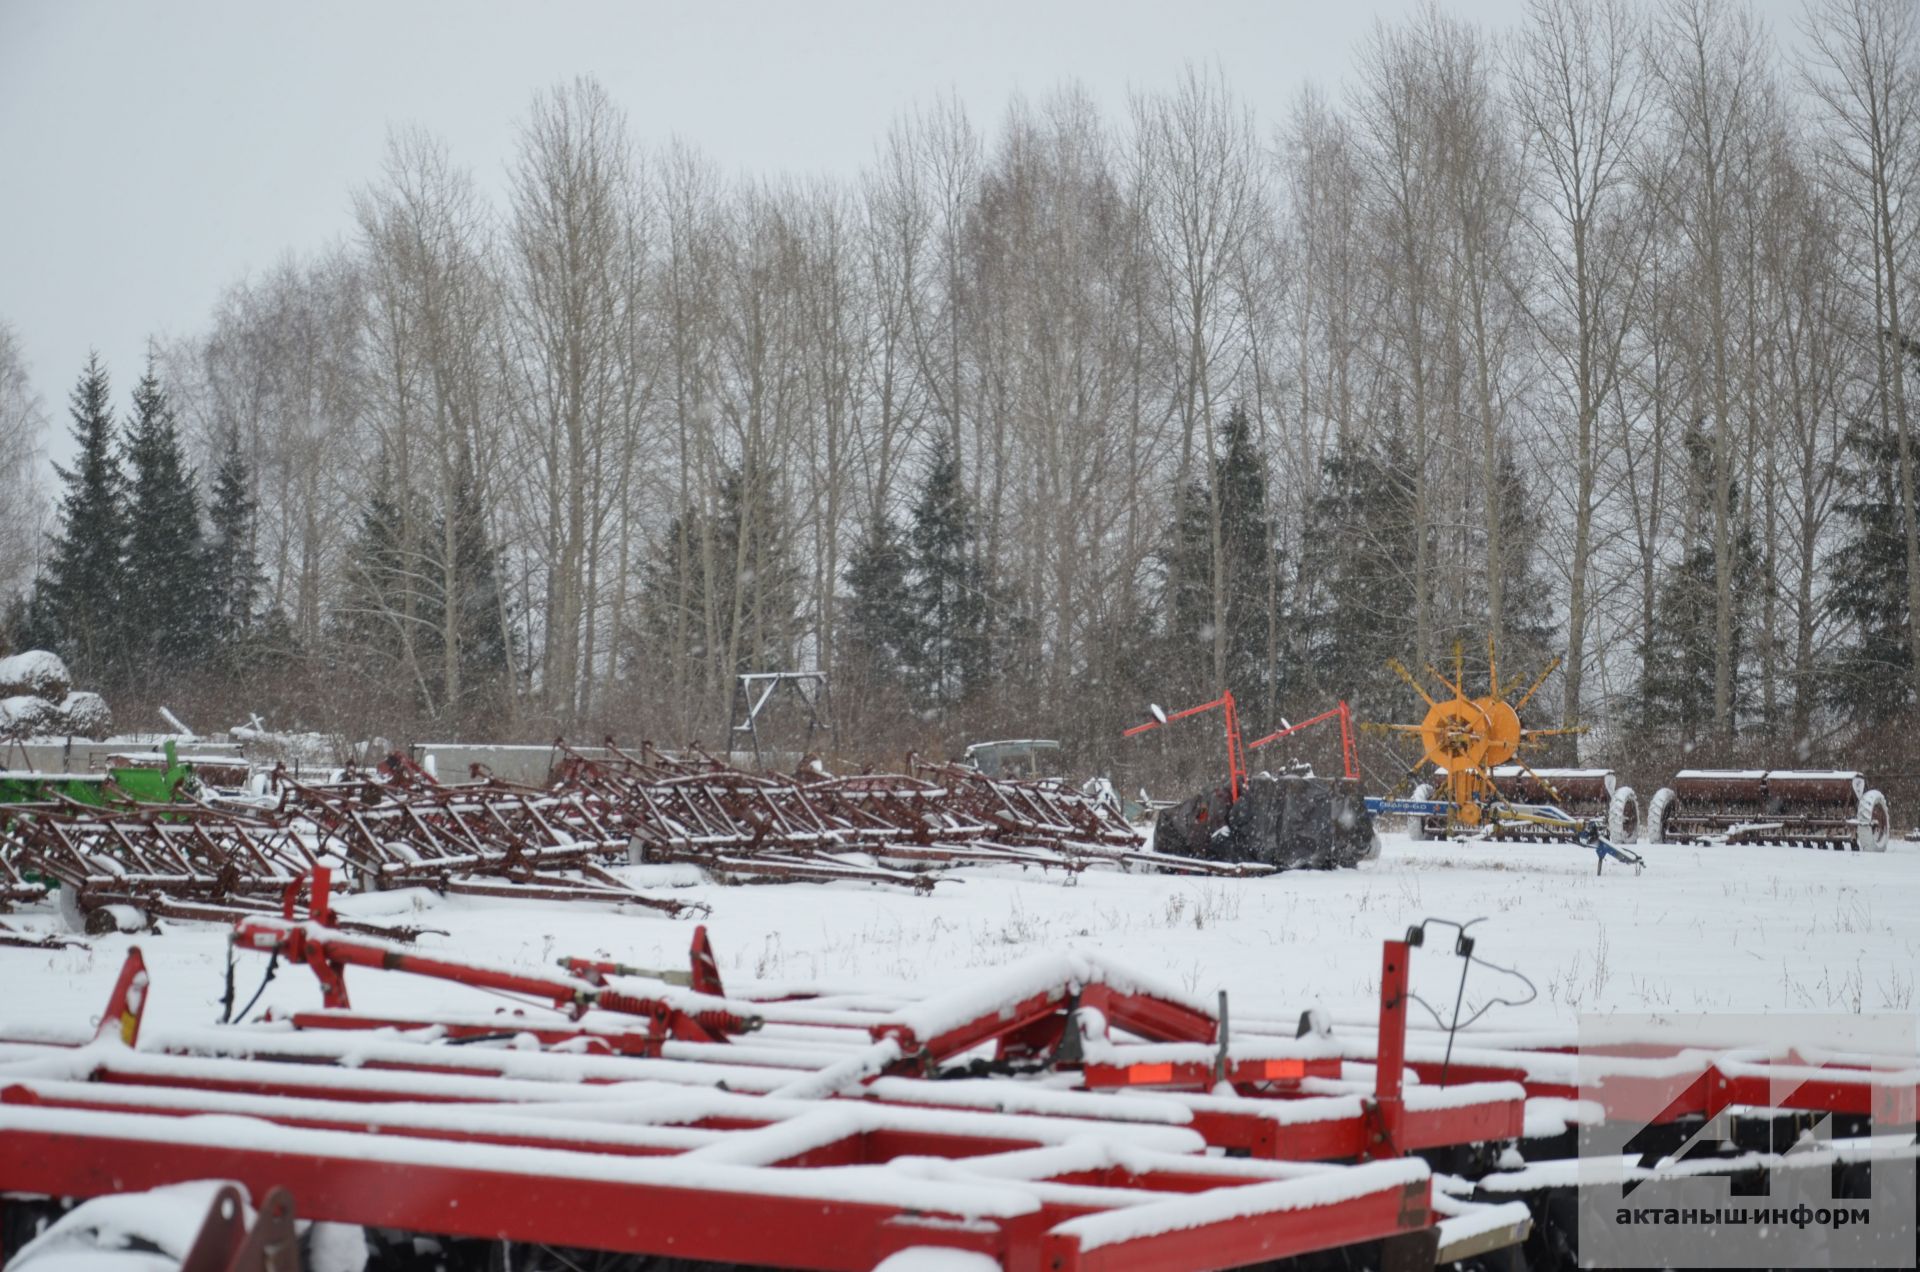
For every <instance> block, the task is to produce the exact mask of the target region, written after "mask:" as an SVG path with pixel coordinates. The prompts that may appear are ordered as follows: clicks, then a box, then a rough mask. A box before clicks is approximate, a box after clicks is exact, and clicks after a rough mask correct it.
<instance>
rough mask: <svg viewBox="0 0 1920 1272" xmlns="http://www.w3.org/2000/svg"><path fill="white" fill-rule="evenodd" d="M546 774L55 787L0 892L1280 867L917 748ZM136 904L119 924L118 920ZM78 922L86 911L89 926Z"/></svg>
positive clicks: (548, 895)
mask: <svg viewBox="0 0 1920 1272" xmlns="http://www.w3.org/2000/svg"><path fill="white" fill-rule="evenodd" d="M559 754H560V763H559V765H558V766H557V768H556V769H555V772H554V774H553V777H552V780H551V781H550V782H549V784H548V785H547V786H546V787H544V788H533V787H527V786H519V785H515V784H513V783H509V782H503V781H500V780H497V779H494V778H491V777H485V778H479V775H478V774H476V777H477V778H478V779H479V780H475V781H471V782H463V783H457V784H447V783H442V782H440V781H439V780H438V779H436V778H435V776H434V775H432V774H431V773H429V772H427V771H426V770H424V769H423V768H421V767H420V766H419V765H417V764H415V763H413V762H412V761H411V760H409V759H407V758H406V757H405V756H401V755H394V756H390V757H388V759H387V760H385V761H383V762H382V763H381V764H380V765H379V766H378V767H377V769H375V770H371V771H367V770H357V769H353V768H349V769H348V770H347V771H346V772H345V773H344V774H343V775H341V776H340V777H339V778H337V779H336V780H333V781H327V782H320V781H308V780H301V779H297V778H295V777H293V776H291V775H289V774H288V773H287V772H286V771H285V770H284V769H279V770H276V771H275V772H274V773H273V775H272V777H271V779H270V787H271V789H273V790H275V791H277V792H278V802H277V803H274V804H271V805H267V804H259V803H255V804H241V803H225V802H222V803H210V802H208V801H207V800H203V799H200V798H197V797H195V796H192V795H187V794H183V795H182V797H181V799H180V801H179V802H176V803H171V804H140V803H131V802H129V803H118V804H110V805H107V806H105V807H97V806H93V805H86V804H80V803H77V802H74V801H72V800H64V799H63V800H57V801H51V802H44V803H37V804H19V805H12V806H9V807H8V809H7V810H6V815H5V817H4V819H0V908H4V907H10V906H13V905H19V904H29V903H32V902H36V901H42V900H44V899H45V898H46V897H47V896H48V894H49V891H50V887H51V886H53V885H57V886H59V887H60V888H63V889H71V893H70V897H71V900H72V901H73V903H75V904H77V905H78V907H79V909H80V910H81V911H83V912H85V913H87V914H88V915H93V914H96V913H97V912H99V911H101V910H102V909H103V908H105V907H109V906H114V907H127V908H128V909H130V910H133V911H138V912H139V914H140V915H144V916H145V917H146V918H147V919H151V918H154V917H171V918H183V919H184V918H204V919H213V920H217V921H231V920H232V919H234V918H236V917H239V916H242V915H245V914H249V913H256V912H259V911H262V910H266V909H270V908H272V906H273V905H274V904H275V902H276V899H277V898H278V897H279V896H280V895H281V894H282V893H283V892H284V891H285V890H286V888H287V887H288V886H289V884H290V883H292V882H293V881H294V880H295V879H297V878H299V877H300V876H301V875H302V874H303V873H304V872H305V871H307V870H310V869H311V868H313V867H314V866H316V865H323V864H324V865H328V866H331V867H333V868H335V869H338V870H341V871H343V872H345V874H346V876H347V878H348V881H349V882H350V883H351V884H353V885H354V886H356V887H358V888H362V889H364V888H375V889H390V888H404V887H424V888H429V889H432V890H434V891H438V892H441V893H449V894H460V895H468V896H482V897H490V898H497V897H510V896H523V897H529V898H538V899H542V900H569V901H575V900H577V901H587V902H594V903H611V904H617V905H628V906H637V907H641V908H645V909H651V910H657V911H660V912H662V913H665V914H669V915H678V914H682V913H686V912H688V911H690V910H701V909H704V907H702V906H698V905H689V904H688V903H685V902H680V901H675V900H672V899H666V898H660V897H655V896H650V895H648V894H646V893H644V892H641V891H640V890H638V889H636V888H634V887H633V886H632V885H630V884H629V883H627V882H626V881H625V880H623V879H621V878H620V877H618V876H617V875H615V874H614V873H612V872H610V871H609V870H608V869H607V867H609V866H612V865H615V864H619V863H650V862H658V863H684V864H690V865H693V866H696V867H698V868H699V869H701V870H702V871H704V872H706V873H707V874H708V875H710V876H712V877H713V878H715V879H717V880H719V881H721V882H724V883H751V882H777V881H806V882H816V883H833V882H860V883H870V884H885V885H888V886H891V887H900V888H907V889H911V890H916V891H927V890H929V889H931V888H933V887H934V886H935V885H936V884H937V883H938V882H940V881H941V880H943V879H946V878H949V877H951V876H950V874H949V872H950V871H951V870H952V869H953V868H955V867H962V866H1003V867H1019V868H1021V869H1038V870H1045V871H1059V872H1061V873H1062V874H1064V875H1065V876H1066V877H1067V878H1068V879H1069V880H1071V879H1072V878H1073V877H1074V876H1076V875H1078V874H1079V873H1080V872H1081V871H1083V870H1085V869H1087V868H1088V867H1089V866H1094V865H1104V866H1107V867H1110V868H1118V869H1121V870H1131V869H1135V868H1142V869H1155V870H1162V871H1169V872H1176V873H1181V874H1209V875H1229V876H1237V875H1247V874H1264V873H1270V872H1271V870H1272V867H1268V866H1261V865H1257V864H1253V865H1249V864H1234V863H1223V862H1213V861H1204V860H1198V859H1193V858H1186V857H1174V856H1163V855H1160V854H1156V853H1152V852H1149V851H1146V846H1145V844H1144V842H1143V837H1142V836H1141V835H1140V833H1139V832H1138V831H1136V830H1135V829H1134V828H1133V827H1132V826H1131V825H1129V824H1128V823H1127V821H1126V820H1125V818H1124V817H1122V816H1121V814H1120V811H1119V809H1118V808H1117V807H1115V806H1114V805H1113V804H1112V803H1111V802H1109V801H1107V800H1103V799H1100V798H1096V797H1094V796H1090V795H1088V794H1085V793H1083V792H1081V791H1078V790H1074V789H1072V788H1070V787H1068V786H1066V785H1064V784H1063V783H1060V782H1058V781H1053V780H1037V781H1036V780H1019V781H1015V780H1004V779H996V778H988V777H986V776H985V775H983V774H981V773H980V772H978V771H977V770H975V769H972V768H969V767H966V766H963V765H957V764H924V763H919V762H917V761H910V764H909V767H910V768H911V769H912V772H911V773H909V774H875V773H865V774H859V775H855V776H840V777H835V776H831V775H828V774H826V773H825V772H824V771H823V770H820V769H819V768H818V767H817V766H812V767H810V768H809V769H807V770H805V771H803V772H802V773H801V774H799V775H796V776H791V777H789V776H783V775H776V774H757V773H748V772H745V771H743V770H740V769H737V768H733V767H731V766H730V765H728V764H726V763H725V762H724V761H722V760H720V759H718V758H716V757H714V756H712V755H710V754H708V753H707V752H705V751H702V750H700V749H699V748H697V747H696V748H692V749H690V750H689V751H688V752H687V753H686V754H684V755H680V756H669V755H667V754H664V753H663V752H661V751H659V750H657V749H656V748H655V747H654V746H653V745H652V744H651V743H643V744H642V745H641V747H640V748H639V750H638V751H637V752H633V751H625V750H622V749H620V748H619V747H618V746H616V745H614V744H613V743H611V742H609V743H608V744H607V746H606V747H605V749H604V752H603V753H599V754H596V755H594V756H592V757H589V756H586V755H583V754H581V753H580V752H577V751H574V750H572V749H571V748H568V747H567V746H566V745H565V743H564V742H562V743H560V744H559ZM126 917H127V916H124V915H123V916H119V917H117V918H115V919H113V920H112V922H113V923H114V924H119V923H122V922H123V921H124V920H125V919H126ZM92 921H93V920H92V919H89V922H92Z"/></svg>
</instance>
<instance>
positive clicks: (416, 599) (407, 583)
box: [328, 462, 437, 707]
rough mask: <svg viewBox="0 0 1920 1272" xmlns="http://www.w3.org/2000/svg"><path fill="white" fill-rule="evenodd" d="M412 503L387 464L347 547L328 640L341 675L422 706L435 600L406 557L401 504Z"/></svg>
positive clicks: (380, 473)
mask: <svg viewBox="0 0 1920 1272" xmlns="http://www.w3.org/2000/svg"><path fill="white" fill-rule="evenodd" d="M413 498H414V496H413V495H412V493H411V492H408V491H397V490H395V489H394V488H393V481H392V478H391V475H390V473H389V471H388V469H387V466H386V464H385V463H384V462H382V463H381V465H380V467H379V470H378V475H377V476H376V478H375V480H374V483H373V487H372V489H371V490H370V491H369V492H368V494H367V502H366V506H365V507H364V508H362V509H361V512H360V524H359V526H358V528H357V529H356V531H355V534H354V538H353V542H352V543H351V545H350V546H349V547H348V549H347V559H346V564H345V569H344V572H343V578H342V581H341V584H342V585H341V590H340V599H339V601H338V603H337V604H336V605H335V607H334V610H333V613H332V615H331V619H330V622H329V625H328V636H329V638H330V640H331V642H332V644H333V646H334V650H335V666H336V669H337V670H338V671H340V672H341V673H343V674H347V675H351V676H352V677H353V678H354V679H355V680H356V681H358V682H360V683H362V684H364V685H365V686H366V687H367V688H368V689H370V690H372V691H373V692H374V693H376V694H378V695H380V696H384V697H388V698H395V699H398V700H400V701H404V702H408V703H412V704H414V705H415V706H416V707H418V706H419V705H421V702H422V700H423V699H424V697H425V695H426V683H425V680H424V678H423V675H422V666H423V664H422V660H421V658H420V655H419V645H420V643H421V641H422V638H423V635H424V634H425V633H426V632H429V631H431V630H432V628H433V626H434V621H435V619H436V618H437V616H436V615H434V614H432V613H430V612H427V611H429V610H430V606H429V604H428V601H429V599H430V598H429V597H427V596H426V595H424V594H423V593H422V591H421V589H420V586H419V579H420V575H421V571H420V570H419V569H418V565H419V563H418V562H416V561H408V560H406V559H405V558H404V556H403V554H402V552H401V545H400V522H401V506H402V501H403V500H412V499H413Z"/></svg>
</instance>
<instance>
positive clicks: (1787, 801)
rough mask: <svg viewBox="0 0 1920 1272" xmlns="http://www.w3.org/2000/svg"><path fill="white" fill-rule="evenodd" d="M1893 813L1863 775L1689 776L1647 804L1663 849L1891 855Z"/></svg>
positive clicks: (1710, 772) (1680, 776)
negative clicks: (1753, 847) (1767, 848)
mask: <svg viewBox="0 0 1920 1272" xmlns="http://www.w3.org/2000/svg"><path fill="white" fill-rule="evenodd" d="M1892 827H1893V814H1892V811H1891V810H1890V809H1889V808H1888V806H1887V797H1886V796H1885V795H1883V794H1881V793H1880V792H1879V791H1877V790H1870V789H1868V787H1867V779H1866V778H1865V776H1863V775H1862V774H1860V773H1856V772H1850V771H1843V770H1806V769H1774V770H1771V771H1769V770H1765V769H1683V770H1682V771H1681V772H1679V773H1676V774H1674V778H1673V781H1672V783H1671V784H1669V785H1667V786H1664V787H1662V788H1661V789H1660V790H1658V791H1655V792H1654V796H1653V799H1652V800H1651V801H1650V802H1649V803H1648V805H1647V840H1648V842H1649V843H1656V844H1685V843H1727V844H1796V845H1802V846H1805V847H1809V848H1852V849H1859V850H1862V851H1865V852H1885V851H1886V848H1887V840H1888V839H1889V838H1890V837H1891V835H1892Z"/></svg>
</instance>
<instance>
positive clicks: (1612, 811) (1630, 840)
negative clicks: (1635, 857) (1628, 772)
mask: <svg viewBox="0 0 1920 1272" xmlns="http://www.w3.org/2000/svg"><path fill="white" fill-rule="evenodd" d="M1607 842H1608V843H1614V844H1637V843H1639V842H1640V797H1639V796H1638V795H1635V794H1634V793H1633V787H1631V786H1620V787H1616V788H1615V789H1614V792H1613V797H1612V798H1611V799H1609V800H1608V801H1607Z"/></svg>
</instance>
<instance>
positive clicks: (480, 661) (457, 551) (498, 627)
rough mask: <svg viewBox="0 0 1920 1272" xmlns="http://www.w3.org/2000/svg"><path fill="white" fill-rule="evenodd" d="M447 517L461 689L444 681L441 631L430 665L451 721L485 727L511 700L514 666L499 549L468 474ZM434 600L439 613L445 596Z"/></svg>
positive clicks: (433, 635)
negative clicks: (490, 537)
mask: <svg viewBox="0 0 1920 1272" xmlns="http://www.w3.org/2000/svg"><path fill="white" fill-rule="evenodd" d="M447 516H451V517H452V518H453V550H454V561H453V570H452V574H453V577H454V586H455V593H456V597H457V604H456V606H455V609H456V611H457V617H458V620H459V621H458V625H457V629H456V630H457V632H458V638H459V657H458V659H457V661H458V663H459V675H460V683H459V686H458V690H459V692H458V693H457V694H455V693H454V692H453V691H452V690H451V689H450V688H449V686H447V685H446V684H445V683H444V679H445V672H444V663H443V661H442V660H441V655H442V654H443V653H444V649H445V644H444V642H445V636H444V634H443V632H442V631H435V632H433V633H431V634H430V636H431V644H432V648H431V649H430V650H429V651H428V652H429V653H430V654H432V655H433V656H434V658H435V661H434V662H432V663H431V664H430V666H432V667H433V668H434V679H435V684H436V687H437V689H438V691H439V693H438V697H439V698H440V700H441V701H443V702H445V703H446V704H447V707H448V709H449V710H450V711H451V712H452V713H453V716H454V722H455V723H457V724H460V725H463V726H469V727H472V728H476V729H484V728H486V727H488V725H490V724H491V723H493V722H494V721H496V720H497V719H498V718H499V716H500V714H501V713H502V712H503V711H504V710H505V709H506V706H507V704H508V702H509V700H510V698H511V694H512V685H511V683H510V682H509V680H508V673H509V671H510V670H511V668H512V665H513V659H512V645H511V640H512V636H511V633H510V631H509V629H508V626H507V610H506V605H505V602H504V589H503V587H502V585H501V581H500V560H499V553H498V552H497V551H496V550H495V549H494V547H493V545H492V543H491V542H489V541H488V538H487V525H486V509H485V508H484V507H483V506H482V504H481V501H480V495H479V491H478V490H477V489H476V488H475V486H474V483H473V481H472V480H471V478H463V479H462V480H461V481H460V482H459V483H458V484H457V485H456V486H455V487H454V495H453V506H452V508H451V509H450V510H448V511H445V512H443V513H441V517H442V518H444V517H447ZM443 525H444V522H443ZM444 541H445V536H444V534H442V533H440V532H439V531H436V533H435V535H434V538H433V542H435V543H436V544H437V543H442V542H444ZM442 577H444V572H443V574H442ZM442 586H443V587H444V584H443V585H442ZM435 600H436V602H437V606H436V608H437V611H438V612H439V613H441V614H444V613H445V611H446V598H445V596H444V594H441V595H439V596H437V597H436V598H435Z"/></svg>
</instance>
